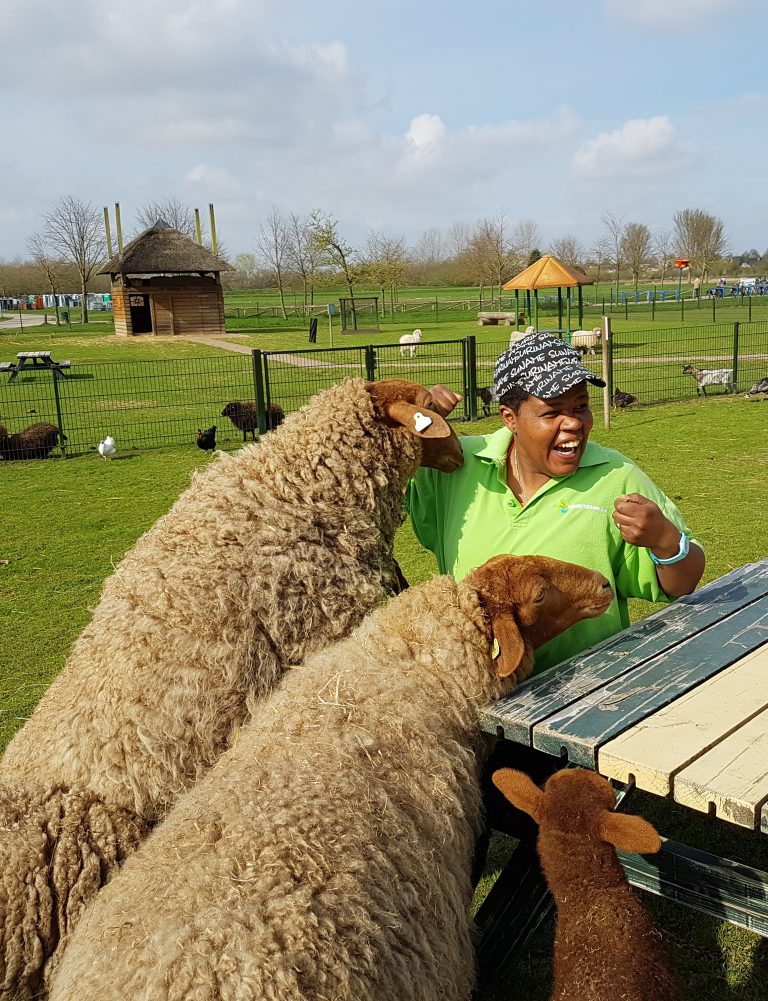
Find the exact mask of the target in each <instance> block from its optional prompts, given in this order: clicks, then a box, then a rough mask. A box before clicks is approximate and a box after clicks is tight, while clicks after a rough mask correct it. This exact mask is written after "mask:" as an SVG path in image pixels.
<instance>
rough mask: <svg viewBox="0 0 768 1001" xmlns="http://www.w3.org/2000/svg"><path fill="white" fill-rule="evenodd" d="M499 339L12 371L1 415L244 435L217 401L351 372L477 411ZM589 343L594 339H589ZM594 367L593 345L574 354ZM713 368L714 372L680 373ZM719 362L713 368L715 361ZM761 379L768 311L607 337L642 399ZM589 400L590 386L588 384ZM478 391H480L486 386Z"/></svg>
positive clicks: (293, 406)
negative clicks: (434, 388)
mask: <svg viewBox="0 0 768 1001" xmlns="http://www.w3.org/2000/svg"><path fill="white" fill-rule="evenodd" d="M508 345H509V342H508V339H507V338H505V339H504V340H498V341H479V342H478V341H477V340H476V339H475V338H474V337H467V338H463V339H461V340H446V341H428V342H427V341H424V342H421V343H420V344H418V345H413V346H412V347H413V348H414V350H413V351H411V346H405V345H404V346H401V345H399V344H386V345H375V346H374V345H368V346H354V347H353V346H350V347H339V348H310V349H300V350H295V351H269V352H261V351H258V350H256V351H253V352H252V353H251V354H226V355H222V356H220V357H218V356H214V357H206V358H191V359H189V358H184V359H181V358H180V359H164V360H156V361H133V362H100V363H93V364H73V365H72V366H71V368H70V370H69V371H68V372H67V373H66V375H65V377H64V378H62V379H57V378H55V377H54V375H53V373H52V372H50V371H46V370H40V371H37V370H30V371H26V372H22V373H20V374H19V376H18V377H17V378H15V379H14V381H13V382H10V380H9V379H7V378H6V377H5V375H4V373H0V424H2V425H5V426H6V427H7V429H8V431H9V433H14V432H15V431H20V430H22V429H23V428H25V427H27V426H29V425H30V424H33V423H37V422H39V421H47V422H50V423H52V424H56V425H57V426H59V427H60V428H61V429H62V430H63V431H64V433H65V434H66V435H67V438H68V441H67V443H66V451H67V454H69V455H77V454H83V453H87V452H89V451H93V450H95V449H96V446H97V445H98V443H99V441H101V439H102V438H104V437H105V436H106V435H111V436H112V437H113V438H115V440H116V442H117V443H118V446H119V447H120V448H151V447H156V446H162V445H171V444H183V443H191V442H193V441H194V440H195V437H196V434H197V430H198V428H203V429H206V428H208V427H210V426H211V425H213V424H215V425H217V428H218V431H217V443H218V444H219V445H222V444H228V443H232V444H234V443H237V442H239V441H241V440H242V432H241V431H240V430H238V429H237V428H236V427H235V426H234V425H233V424H232V422H231V421H230V419H229V418H228V417H223V416H222V413H221V412H222V410H223V409H224V407H225V406H226V404H227V403H229V402H232V401H240V402H253V403H255V404H256V406H257V409H258V410H259V411H260V415H261V418H262V419H261V424H260V426H261V427H262V428H264V427H265V426H266V424H265V418H264V414H265V408H268V407H269V406H270V405H274V404H278V405H279V406H280V407H281V408H282V410H283V411H284V412H285V413H286V414H287V413H290V412H291V411H293V410H297V409H298V408H299V407H301V406H303V405H304V404H305V403H306V402H307V401H308V400H309V398H310V397H312V396H314V395H315V394H316V393H318V392H320V391H321V390H323V389H325V388H327V387H329V386H331V385H335V384H336V383H338V382H340V381H342V380H343V379H345V378H348V377H350V376H360V377H362V378H366V379H369V380H374V379H393V378H401V379H410V380H413V381H415V382H419V383H421V384H422V385H425V386H431V385H435V384H437V383H441V384H443V385H445V386H448V387H449V388H450V389H453V390H454V391H455V392H457V393H461V394H462V396H463V397H464V404H463V406H460V407H458V408H457V410H456V411H455V412H454V416H455V417H457V418H459V419H461V418H470V417H473V416H475V415H476V414H482V412H483V409H482V403H483V402H484V401H483V400H482V395H483V394H482V393H480V391H481V390H484V389H487V388H489V387H490V386H491V385H492V383H493V369H494V366H495V364H496V360H497V359H498V357H499V355H500V354H501V353H502V352H503V351H505V350H506V349H507V347H508ZM598 352H599V349H598ZM583 362H584V364H585V365H586V366H587V367H588V368H589V369H590V370H591V371H593V372H595V374H598V375H599V374H601V373H602V359H601V356H600V354H599V353H597V354H594V355H592V354H587V355H584V356H583ZM687 365H691V366H693V367H694V368H695V369H696V370H698V371H700V372H713V371H714V372H721V374H722V379H721V380H720V381H718V380H717V379H716V378H715V379H712V378H707V377H702V376H700V377H699V378H698V379H697V378H696V373H693V374H686V373H684V372H683V368H684V367H685V366H687ZM721 370H722V371H721ZM766 377H768V320H759V321H753V322H752V323H748V322H741V321H734V322H728V323H719V324H702V325H700V326H689V327H682V328H680V327H678V328H674V327H669V328H652V329H648V330H640V331H622V332H619V333H615V334H614V335H613V337H612V339H611V344H610V352H609V387H610V389H611V392H613V391H614V390H621V391H622V392H623V393H630V394H632V395H633V396H636V397H637V398H638V400H639V402H640V403H641V404H655V403H664V402H671V401H674V400H685V399H690V398H692V397H695V396H696V395H697V394H698V393H703V392H704V391H705V390H706V394H707V395H717V394H718V393H725V392H731V391H736V392H745V391H747V390H749V388H750V387H751V386H752V385H753V384H754V383H755V382H757V381H758V380H759V379H764V378H766ZM590 392H591V393H592V394H593V400H594V402H595V404H596V405H598V402H599V399H600V390H597V389H595V388H594V387H593V388H591V390H590ZM485 395H486V397H487V394H485Z"/></svg>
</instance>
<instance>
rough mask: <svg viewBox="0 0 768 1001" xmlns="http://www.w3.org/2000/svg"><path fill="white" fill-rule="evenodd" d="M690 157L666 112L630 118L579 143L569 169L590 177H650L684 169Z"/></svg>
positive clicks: (578, 174) (688, 145)
mask: <svg viewBox="0 0 768 1001" xmlns="http://www.w3.org/2000/svg"><path fill="white" fill-rule="evenodd" d="M694 156H695V154H694V150H693V147H692V146H691V145H690V144H688V143H685V142H682V141H681V140H680V139H679V138H678V136H677V133H676V132H675V129H674V126H673V125H672V123H671V122H670V120H669V118H668V117H667V116H666V115H658V116H657V117H655V118H633V119H630V120H629V121H627V122H625V123H624V124H623V125H622V126H621V128H619V129H616V130H614V131H613V132H601V133H600V135H598V137H597V138H596V139H589V140H588V141H587V142H585V143H583V145H582V146H581V147H580V148H579V149H578V150H577V151H576V154H575V156H574V158H573V172H574V174H575V175H576V176H577V177H580V178H587V179H592V180H602V179H611V180H617V181H620V180H641V179H653V178H656V177H659V176H662V175H668V174H676V173H679V172H681V171H683V170H685V169H687V168H688V167H689V166H690V165H691V163H692V161H693V160H694Z"/></svg>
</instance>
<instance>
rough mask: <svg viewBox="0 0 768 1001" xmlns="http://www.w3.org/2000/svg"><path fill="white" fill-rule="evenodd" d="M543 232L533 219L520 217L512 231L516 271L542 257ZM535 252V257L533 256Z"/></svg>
mask: <svg viewBox="0 0 768 1001" xmlns="http://www.w3.org/2000/svg"><path fill="white" fill-rule="evenodd" d="M540 246H541V233H540V232H539V227H538V225H537V223H536V222H535V221H534V220H533V219H519V220H518V221H517V224H516V225H515V228H514V229H513V231H512V256H513V266H514V269H515V271H520V270H522V268H524V267H528V265H529V264H533V262H534V261H538V259H539V258H540V257H541V251H540V250H539V249H538V248H539V247H540ZM534 252H535V255H536V256H535V257H534V256H533V255H534Z"/></svg>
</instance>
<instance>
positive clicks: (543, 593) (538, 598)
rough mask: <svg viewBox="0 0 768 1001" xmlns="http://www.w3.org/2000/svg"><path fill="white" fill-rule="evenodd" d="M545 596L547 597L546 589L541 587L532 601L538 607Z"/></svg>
mask: <svg viewBox="0 0 768 1001" xmlns="http://www.w3.org/2000/svg"><path fill="white" fill-rule="evenodd" d="M546 596H547V589H546V588H545V587H542V588H541V589H540V590H539V592H538V594H537V595H536V597H535V598H534V599H533V600H534V602H535V604H537V605H540V604H541V603H542V601H544V599H545V598H546Z"/></svg>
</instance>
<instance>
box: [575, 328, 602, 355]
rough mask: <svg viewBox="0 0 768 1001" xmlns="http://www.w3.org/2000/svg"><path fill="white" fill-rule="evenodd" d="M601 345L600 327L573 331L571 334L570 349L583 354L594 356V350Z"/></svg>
mask: <svg viewBox="0 0 768 1001" xmlns="http://www.w3.org/2000/svg"><path fill="white" fill-rule="evenodd" d="M601 343H602V339H601V331H600V327H593V328H592V330H574V331H572V332H571V347H572V348H576V350H577V351H581V352H582V353H583V354H591V355H593V354H596V349H597V346H598V345H599V344H601Z"/></svg>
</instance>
